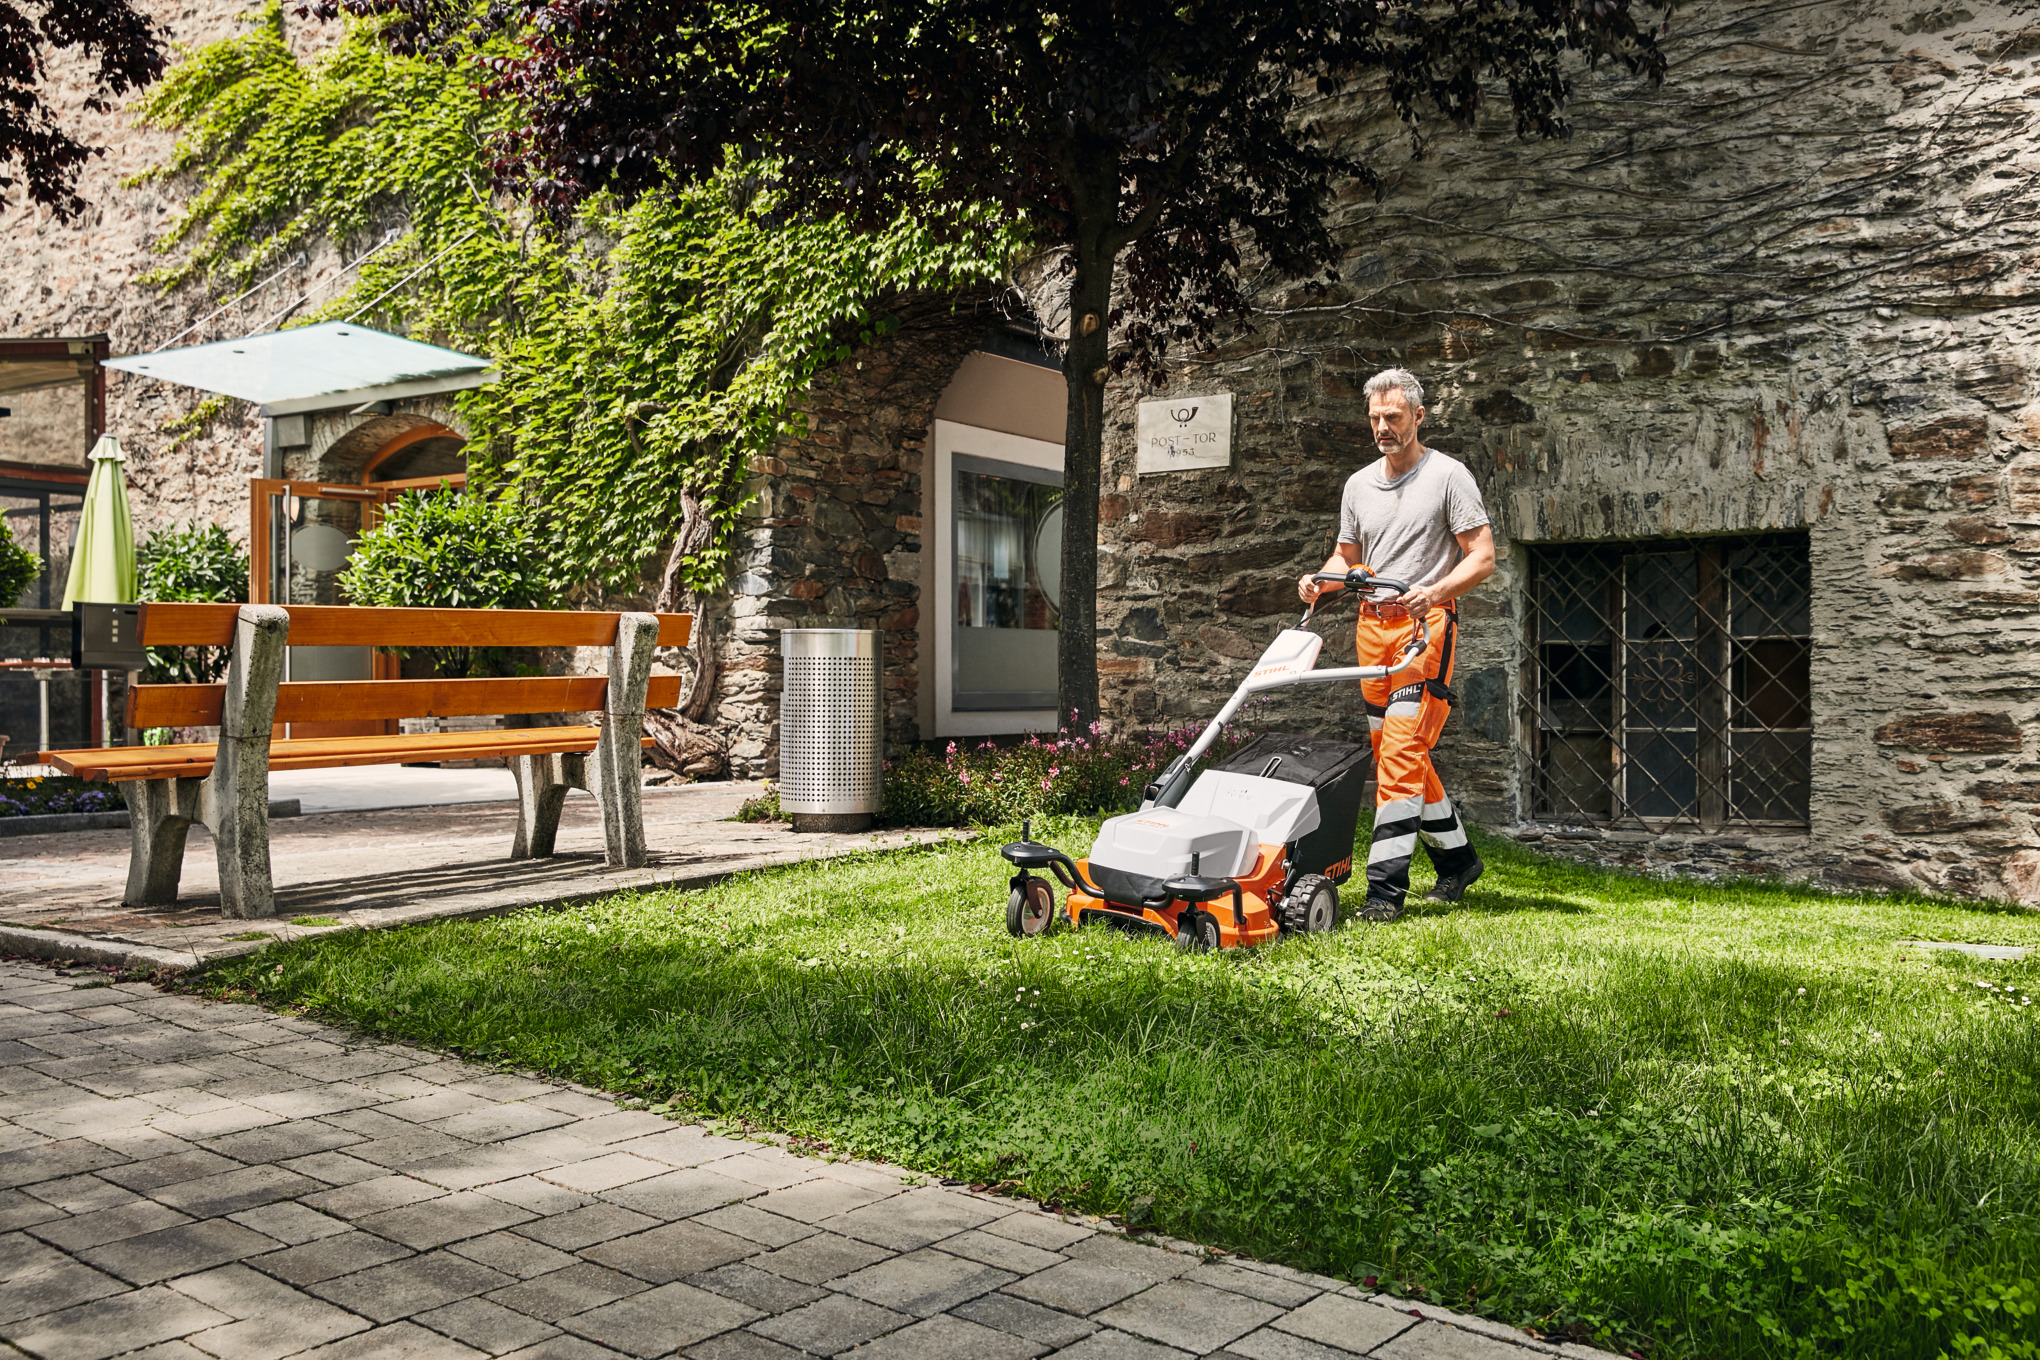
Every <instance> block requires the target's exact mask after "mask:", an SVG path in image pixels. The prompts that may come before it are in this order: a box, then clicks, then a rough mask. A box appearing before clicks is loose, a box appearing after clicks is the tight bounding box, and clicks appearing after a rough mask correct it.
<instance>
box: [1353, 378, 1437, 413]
mask: <svg viewBox="0 0 2040 1360" xmlns="http://www.w3.org/2000/svg"><path fill="white" fill-rule="evenodd" d="M1391 388H1396V389H1400V390H1401V392H1402V394H1403V398H1404V400H1406V401H1408V402H1409V404H1410V410H1412V411H1414V410H1416V409H1417V408H1418V407H1419V406H1422V405H1423V404H1424V385H1423V384H1422V383H1420V382H1418V381H1417V375H1416V374H1414V373H1412V372H1410V371H1409V370H1408V369H1407V368H1384V369H1382V370H1381V372H1379V373H1377V374H1375V375H1374V376H1373V377H1371V378H1369V379H1368V380H1367V395H1368V396H1369V397H1378V396H1380V395H1381V394H1382V393H1384V392H1386V391H1388V390H1390V389H1391Z"/></svg>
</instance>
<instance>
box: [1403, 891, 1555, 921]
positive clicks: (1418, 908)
mask: <svg viewBox="0 0 2040 1360" xmlns="http://www.w3.org/2000/svg"><path fill="white" fill-rule="evenodd" d="M1523 911H1535V912H1551V913H1554V914H1556V915H1562V916H1592V915H1593V914H1594V909H1593V908H1592V907H1590V906H1587V905H1585V904H1584V903H1581V902H1575V901H1572V900H1570V899H1568V898H1564V897H1538V896H1532V895H1530V894H1528V893H1512V892H1499V893H1477V894H1475V895H1472V896H1469V897H1467V899H1466V900H1465V901H1463V902H1422V901H1416V900H1413V901H1412V902H1411V904H1410V915H1411V916H1413V917H1423V918H1426V919H1432V918H1442V917H1447V916H1462V915H1463V916H1506V915H1508V914H1510V913H1512V912H1523Z"/></svg>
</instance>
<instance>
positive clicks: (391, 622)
mask: <svg viewBox="0 0 2040 1360" xmlns="http://www.w3.org/2000/svg"><path fill="white" fill-rule="evenodd" d="M284 608H285V609H287V610H289V611H290V644H291V646H293V647H607V646H610V645H612V644H613V643H614V642H615V641H616V620H617V615H616V614H614V613H610V612H606V611H594V610H576V609H369V608H358V607H356V606H354V605H331V604H293V605H285V606H284ZM239 609H240V606H239V605H237V604H175V603H153V604H147V605H144V606H143V607H142V622H141V630H142V641H143V643H145V644H146V645H148V646H151V647H225V646H227V645H229V644H231V643H232V642H233V640H234V620H235V617H236V614H237V611H239ZM693 627H694V616H693V615H691V614H661V615H659V645H660V646H661V647H684V646H686V645H687V639H688V637H689V635H690V634H691V633H692V631H693Z"/></svg>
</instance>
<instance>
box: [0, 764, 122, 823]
mask: <svg viewBox="0 0 2040 1360" xmlns="http://www.w3.org/2000/svg"><path fill="white" fill-rule="evenodd" d="M126 806H127V804H126V803H124V802H122V801H121V796H120V794H119V793H117V792H115V791H114V789H113V788H112V787H111V786H110V785H106V784H88V783H86V782H85V781H84V780H82V779H78V778H75V777H73V776H71V775H67V774H66V775H52V776H49V777H48V778H33V777H32V778H25V779H0V817H47V816H50V815H51V814H53V813H58V812H119V811H122V810H123V809H124V808H126Z"/></svg>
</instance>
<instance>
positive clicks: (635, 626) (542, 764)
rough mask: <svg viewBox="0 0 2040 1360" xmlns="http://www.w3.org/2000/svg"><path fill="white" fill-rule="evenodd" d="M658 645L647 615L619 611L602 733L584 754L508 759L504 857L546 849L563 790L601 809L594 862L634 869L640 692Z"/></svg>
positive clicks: (640, 777) (640, 856)
mask: <svg viewBox="0 0 2040 1360" xmlns="http://www.w3.org/2000/svg"><path fill="white" fill-rule="evenodd" d="M658 642H659V620H658V617H657V616H656V615H653V614H625V615H623V617H622V618H620V619H618V620H617V625H616V645H615V646H613V647H611V648H610V650H609V689H608V693H607V695H606V697H605V699H604V702H603V708H602V735H601V736H600V737H599V738H597V739H596V742H595V749H594V750H593V751H592V752H590V753H589V754H587V755H539V756H512V757H511V758H510V772H511V773H512V774H513V775H514V776H516V779H517V836H516V839H515V840H514V841H513V842H512V843H511V847H510V858H512V859H542V858H544V857H545V856H547V855H550V854H552V853H553V849H554V845H555V843H556V842H557V840H558V838H559V833H560V814H561V813H562V812H563V811H565V809H566V803H567V790H568V789H586V790H587V791H588V792H590V793H592V794H594V795H595V798H596V801H597V802H598V803H600V804H601V806H602V841H603V852H602V862H603V863H604V864H606V865H608V866H609V867H611V868H615V869H641V868H643V867H644V866H645V864H646V863H648V862H649V859H650V856H649V854H648V853H647V851H646V849H645V810H644V747H643V739H644V730H645V690H646V688H647V687H648V686H649V685H650V683H651V678H652V653H653V651H654V650H655V649H656V648H657V646H658Z"/></svg>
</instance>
